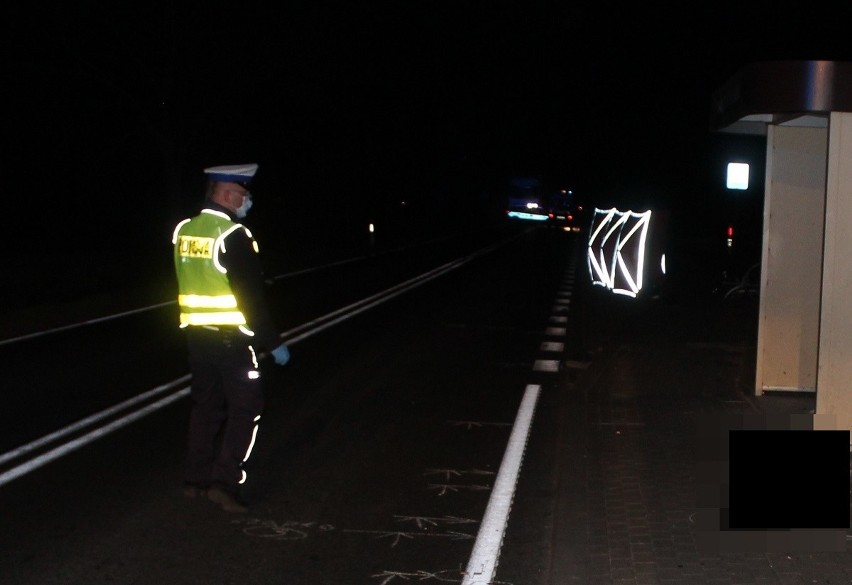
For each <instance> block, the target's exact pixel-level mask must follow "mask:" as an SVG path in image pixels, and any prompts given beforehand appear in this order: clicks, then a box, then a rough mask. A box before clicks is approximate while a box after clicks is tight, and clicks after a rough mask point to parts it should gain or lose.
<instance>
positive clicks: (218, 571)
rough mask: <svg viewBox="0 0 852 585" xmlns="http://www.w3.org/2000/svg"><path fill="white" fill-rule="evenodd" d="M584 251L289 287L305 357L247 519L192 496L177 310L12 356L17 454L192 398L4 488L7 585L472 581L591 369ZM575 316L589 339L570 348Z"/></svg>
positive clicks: (263, 442)
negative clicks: (528, 457) (528, 403)
mask: <svg viewBox="0 0 852 585" xmlns="http://www.w3.org/2000/svg"><path fill="white" fill-rule="evenodd" d="M582 238H583V236H582V235H579V234H568V233H562V232H557V231H554V230H548V229H536V230H532V231H529V232H526V231H523V230H520V229H517V228H512V229H508V230H500V231H497V232H493V233H489V234H478V235H474V234H470V235H469V237H467V238H465V239H463V240H452V241H446V242H436V243H434V244H432V245H430V246H427V247H420V248H416V249H411V250H407V251H405V252H403V251H400V252H398V253H397V254H389V255H384V256H381V257H373V258H369V257H368V258H363V259H359V260H358V261H353V262H347V263H343V264H340V265H337V266H335V267H327V268H325V269H317V270H315V271H307V272H305V273H303V274H300V275H293V276H290V277H286V278H281V279H280V280H277V281H276V282H275V284H274V286H273V287H272V288H273V291H272V292H273V295H274V299H275V306H276V314H277V318H278V319H279V321H280V322H281V324H282V328H283V329H284V330H286V331H288V332H289V333H288V335H289V339H291V340H292V345H291V353H292V360H291V362H290V364H288V365H287V366H286V367H285V368H277V367H275V366H274V365H271V364H267V365H265V366H264V369H263V376H264V379H265V380H266V384H267V408H266V412H265V414H264V417H263V420H262V423H261V428H260V432H259V435H258V440H257V444H256V447H255V450H254V453H253V456H252V459H251V460H250V461H249V463H248V465H247V472H248V475H249V481H248V483H247V485H246V492H245V496H246V498H247V500H248V502H249V506H250V510H249V513H248V514H245V515H232V514H227V513H225V512H222V511H221V510H220V509H218V508H217V507H216V506H214V505H213V504H211V503H210V502H208V501H206V500H203V499H187V498H185V497H184V496H183V495H182V493H181V490H180V482H181V467H182V456H183V448H184V438H185V430H186V420H187V416H188V409H189V402H188V399H187V398H186V397H185V396H181V395H179V394H178V391H179V390H180V389H181V388H184V387H185V386H186V384H185V383H178V382H177V381H179V380H181V378H182V377H184V376H186V374H187V371H186V367H185V357H186V356H185V350H184V348H183V346H182V340H181V338H180V334H179V332H177V331H176V328H175V327H173V326H172V323H173V319H174V315H173V314H171V313H170V311H172V310H173V309H169V308H168V307H167V308H164V309H161V310H157V311H152V312H150V313H148V314H144V315H138V316H134V317H132V318H128V319H127V320H125V321H123V322H120V323H119V322H110V323H105V324H103V325H98V326H97V327H96V328H91V329H88V330H80V331H73V332H68V333H63V334H61V335H57V336H47V337H45V338H39V339H37V340H32V341H28V342H25V343H23V342H22V343H21V344H20V345H14V344H13V345H11V346H9V347H6V346H4V347H3V348H2V353H0V360H2V365H3V368H4V369H3V371H4V372H5V374H4V377H5V380H4V385H5V386H6V388H7V389H11V391H7V392H6V393H4V403H5V404H4V408H3V409H2V410H0V445H2V449H0V452H9V450H12V449H14V448H15V447H16V446H20V445H25V444H27V442H32V441H34V440H37V439H38V438H39V437H43V436H44V435H45V434H48V433H51V432H56V431H57V429H61V428H64V426H65V425H68V424H71V423H73V422H74V421H77V420H79V419H80V418H81V417H85V416H91V415H92V414H94V413H97V412H102V411H103V410H104V409H105V408H108V407H109V405H110V404H116V403H118V402H121V401H124V400H129V399H132V398H133V397H134V396H138V395H139V394H140V393H144V392H146V391H149V390H150V389H151V388H153V387H157V386H158V385H159V386H169V387H170V389H169V390H168V392H166V393H165V394H163V395H169V396H172V397H173V399H172V401H171V402H169V403H168V404H167V405H165V406H163V407H160V408H157V407H153V406H151V407H149V412H147V414H146V415H145V416H141V417H140V418H138V419H137V420H135V421H134V422H132V424H126V425H122V426H120V427H118V428H117V429H116V430H114V431H113V432H109V433H104V434H103V436H100V437H98V438H97V439H96V440H93V441H85V442H82V441H81V443H80V444H79V445H78V446H77V447H76V448H73V449H69V450H68V452H67V453H65V454H63V455H62V456H61V457H55V458H53V459H51V460H50V461H49V462H47V463H45V464H43V465H35V464H32V465H31V468H29V469H28V470H27V472H26V473H22V474H21V475H20V476H19V477H15V478H14V479H10V480H8V481H5V482H4V483H2V484H0V517H2V518H3V527H4V530H2V531H0V583H3V584H8V585H30V584H33V585H35V584H38V585H50V584H62V585H70V584H81V585H82V584H85V585H97V584H107V583H110V584H112V583H122V584H149V583H158V584H161V583H168V584H182V583H187V584H189V583H191V584H197V583H219V584H225V583H288V584H302V583H305V584H307V583H311V584H313V583H324V584H332V583H346V584H353V583H373V584H382V585H385V584H396V583H403V582H410V581H418V582H420V581H423V582H427V583H428V582H433V583H459V582H462V579H463V578H464V576H465V575H464V573H465V569H466V567H467V565H468V562H469V561H470V559H471V554H472V551H473V547H474V543H475V542H476V539H477V536H478V532H479V529H480V527H481V525H482V522H483V518H484V517H485V515H486V509H487V507H488V505H489V499H490V497H491V494H492V492H493V489H494V486H495V481H496V479H497V474H498V471H499V470H500V467H501V463H502V461H503V459H504V454H505V453H506V451H507V443H508V441H509V437H510V433H512V430H513V424H514V422H515V420H516V417H517V415H518V408H519V405H520V403H521V402H522V400H523V398H524V396H525V391H526V390H527V389H528V388H529V387H530V386H531V385H532V386H536V385H538V386H541V387H544V388H547V387H550V386H553V385H558V384H562V383H564V382H565V379H566V377H570V376H573V375H575V374H574V372H573V371H572V370H571V369H565V368H563V367H562V365H560V363H565V361H566V360H567V362H570V363H580V362H581V361H582V360H583V359H585V353H584V341H583V338H582V336H583V328H584V327H586V326H588V324H583V323H582V302H583V301H582V294H583V293H582V288H583V287H582V286H580V285H579V282H580V278H579V271H580V267H579V265H578V259H579V258H581V257H582V256H581V253H582V243H583V239H582ZM424 275H425V276H424ZM575 275H576V280H575ZM575 283H576V284H575ZM575 286H576V289H575V290H573V294H574V296H573V297H571V296H570V295H571V290H572V288H574V287H575ZM566 287H567V288H568V291H569V292H568V293H567V294H568V297H567V298H569V299H572V300H571V304H570V305H569V304H568V303H564V304H562V305H558V303H559V301H560V298H561V300H562V301H564V300H565V299H566V296H564V295H566V292H565V291H566ZM560 295H563V296H561V297H560ZM557 305H558V306H560V307H561V308H562V309H563V315H564V317H565V319H564V320H562V319H561V320H560V321H559V322H558V323H557V326H556V330H559V329H565V330H567V331H568V332H570V333H569V334H568V335H567V336H565V334H564V331H563V332H562V333H558V332H557V333H555V336H553V337H549V334H548V332H551V333H553V332H554V331H556V330H554V329H551V328H552V327H553V326H554V323H553V321H552V319H553V314H554V310H555V307H556V306H557ZM569 307H570V309H569ZM554 340H557V341H559V342H560V343H563V344H564V346H561V347H560V349H559V350H558V351H557V352H555V353H553V351H552V349H551V350H549V352H550V356H549V359H544V360H542V357H543V356H542V350H543V347H544V346H543V345H542V344H543V343H549V342H552V341H554ZM545 353H547V352H545ZM545 357H547V356H545ZM539 366H541V367H539ZM554 368H555V369H554ZM149 402H150V401H149ZM125 414H126V413H125V412H124V411H122V412H121V413H116V414H115V415H113V417H112V418H111V419H107V422H109V420H113V421H117V420H120V419H121V417H122V416H124V415H125ZM544 420H547V419H544ZM99 424H107V423H99ZM533 424H535V420H534V421H533ZM87 432H90V430H89V429H82V430H79V431H77V432H76V433H75V434H73V435H69V436H68V437H66V438H64V439H62V441H59V442H57V443H52V444H50V445H45V446H42V447H40V448H39V449H38V450H34V451H33V452H32V453H28V454H27V456H26V458H32V457H37V456H38V454H40V453H41V454H45V453H50V452H52V451H51V450H52V449H56V448H57V446H58V445H61V444H63V443H67V442H68V441H71V440H73V439H74V438H75V437H76V438H80V437H85V436H86V433H87ZM20 459H23V457H22V458H19V459H14V460H10V461H6V462H5V463H4V466H3V467H0V474H3V473H4V472H5V473H7V474H8V473H9V470H10V469H14V466H16V465H20V464H21V461H20ZM520 473H521V474H523V473H524V469H523V467H522V466H521V467H520ZM0 477H2V475H0ZM527 481H530V479H529V478H527ZM532 481H535V480H534V478H532ZM509 521H511V519H510V520H509ZM515 558H517V557H516V556H515ZM515 562H523V561H522V560H521V561H515ZM521 569H522V568H521ZM521 569H519V568H517V567H516V568H515V572H516V573H517V572H521V573H522V572H523V571H522V570H521Z"/></svg>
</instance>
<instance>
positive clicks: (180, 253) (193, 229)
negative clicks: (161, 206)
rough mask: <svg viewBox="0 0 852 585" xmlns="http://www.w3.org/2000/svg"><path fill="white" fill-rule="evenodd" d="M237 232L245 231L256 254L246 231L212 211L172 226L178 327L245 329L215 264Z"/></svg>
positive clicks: (224, 276)
mask: <svg viewBox="0 0 852 585" xmlns="http://www.w3.org/2000/svg"><path fill="white" fill-rule="evenodd" d="M240 229H241V230H245V233H246V235H247V236H248V237H249V238H250V239H251V241H252V244H253V245H254V250H255V252H257V243H256V242H255V241H254V238H253V237H252V235H251V232H250V231H249V230H248V228H246V227H245V226H244V225H242V224H239V223H235V222H234V221H232V220H231V218H230V217H228V215H227V214H226V213H223V212H221V211H217V210H215V209H203V210H201V213H200V214H199V215H197V216H195V217H193V218H190V219H185V220H183V221H182V222H180V223H179V224H178V225H177V227H175V231H174V234H173V235H172V244H174V260H175V273H176V275H177V281H178V306H179V308H180V326H181V327H186V326H188V325H213V326H216V325H236V326H240V325H242V326H245V324H246V318H245V315H243V313H242V312H241V311H240V310H239V308H238V307H237V299H236V297H235V296H234V292H233V290H231V284H230V282H229V281H228V271H227V270H226V269H225V267H224V266H222V264H221V263H220V262H219V254H220V253H221V252H223V251H224V250H225V238H226V237H228V235H230V234H231V233H233V232H234V231H235V230H240ZM243 329H245V327H243ZM246 332H247V333H250V332H248V331H246Z"/></svg>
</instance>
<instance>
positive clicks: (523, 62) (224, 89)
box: [2, 0, 852, 262]
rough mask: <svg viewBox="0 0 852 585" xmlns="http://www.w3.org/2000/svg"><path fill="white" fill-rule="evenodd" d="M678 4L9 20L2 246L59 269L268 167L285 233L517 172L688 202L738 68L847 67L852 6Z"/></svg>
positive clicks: (265, 183) (102, 14)
mask: <svg viewBox="0 0 852 585" xmlns="http://www.w3.org/2000/svg"><path fill="white" fill-rule="evenodd" d="M667 4H668V5H669V6H670V8H659V7H654V8H649V7H648V6H646V3H627V4H626V5H623V3H621V2H618V3H616V2H595V3H587V4H581V3H576V2H559V3H557V2H541V3H538V2H528V1H527V2H501V1H499V0H495V1H492V2H460V1H458V0H455V1H453V2H444V1H428V2H425V1H421V2H418V1H405V2H334V3H328V2H323V1H317V0H310V1H300V2H294V1H291V2H286V3H284V2H276V1H269V2H211V1H204V2H202V1H198V2H169V1H161V0H148V1H146V2H132V3H125V2H122V3H113V4H108V3H106V4H105V3H102V2H92V1H86V0H83V1H79V2H49V3H38V4H30V5H28V7H23V6H19V7H17V8H7V9H6V12H7V14H6V15H5V17H4V24H3V28H4V35H3V39H4V40H3V45H2V47H3V48H2V51H3V63H4V67H3V74H4V79H3V88H4V89H3V92H4V94H5V97H6V100H5V101H6V103H7V107H6V108H5V113H6V115H5V116H4V122H5V129H4V130H5V131H4V132H3V137H4V139H5V141H6V145H5V148H4V152H5V153H6V154H5V155H4V159H5V161H4V167H5V171H6V172H5V174H6V177H7V180H6V181H5V184H6V186H7V191H6V193H5V195H6V197H7V200H9V201H16V202H17V203H19V211H20V216H19V217H20V221H19V222H15V225H14V226H12V227H11V228H10V229H9V230H8V231H7V232H6V236H7V237H11V238H17V239H20V238H23V237H26V236H25V234H26V233H27V231H28V230H29V229H30V227H31V226H32V224H33V223H34V222H35V223H37V224H38V225H40V226H41V227H42V228H43V229H44V230H46V231H47V232H48V233H50V234H51V235H50V236H49V237H47V238H38V239H37V241H32V242H30V243H29V244H28V245H27V247H26V248H27V250H28V253H29V254H30V258H34V259H35V261H36V262H39V261H41V260H42V259H43V258H44V255H45V254H46V253H47V254H50V256H51V259H50V261H51V262H57V259H56V257H55V249H56V248H55V242H56V241H68V242H74V243H78V244H79V246H81V247H82V248H84V249H86V248H92V249H98V248H99V247H101V246H102V244H101V242H102V236H103V234H104V233H108V234H111V235H112V237H116V236H117V235H120V237H122V238H124V239H125V241H133V240H134V239H136V238H140V239H141V241H145V240H146V239H148V240H150V239H151V234H152V233H159V232H162V231H167V230H168V229H170V228H171V226H172V225H173V223H174V222H175V221H176V220H177V219H180V218H181V217H183V215H184V214H186V213H188V212H190V211H192V210H193V208H194V206H195V205H196V204H197V202H198V201H199V197H200V189H201V184H202V183H201V181H202V176H201V174H200V170H201V169H202V168H203V167H204V166H208V165H212V164H228V163H236V162H246V161H257V162H259V163H260V164H261V172H260V174H259V175H258V188H257V190H256V191H257V192H258V193H259V195H258V201H257V206H256V209H257V210H259V211H263V212H264V214H265V218H264V221H265V222H266V224H264V225H266V226H269V225H276V226H279V227H280V228H281V229H282V230H286V229H289V228H290V227H292V226H294V225H295V221H296V219H295V218H296V217H297V216H303V217H304V216H305V215H306V214H311V213H314V212H319V213H323V211H322V210H324V209H325V210H327V209H334V210H335V212H336V215H339V216H340V217H346V216H350V217H353V218H357V220H358V221H360V220H361V219H362V218H363V217H366V216H367V215H368V214H369V212H368V211H365V210H367V209H371V208H375V207H380V206H381V205H383V204H384V203H385V202H387V201H395V200H398V199H400V198H407V199H411V200H412V201H418V200H422V201H432V200H437V199H442V198H451V197H470V198H472V200H473V201H476V200H477V198H478V197H479V198H481V197H482V194H483V193H491V192H494V191H496V190H499V189H500V188H501V186H502V185H505V182H506V180H507V178H508V177H509V176H510V175H511V174H515V173H540V174H542V175H544V176H545V177H546V178H547V179H548V180H553V181H559V182H564V183H566V184H569V185H571V186H573V187H574V188H576V189H578V190H579V191H585V192H588V193H596V194H597V195H598V196H606V194H607V193H618V192H621V193H623V192H626V191H629V190H630V189H634V188H635V189H637V190H646V191H649V192H665V191H666V190H677V189H682V188H683V186H684V185H686V184H689V182H690V181H691V180H694V176H695V173H696V172H697V171H696V169H697V168H700V165H701V163H702V156H703V154H704V149H705V148H706V143H707V141H708V139H709V132H708V127H707V119H708V112H709V107H710V95H711V93H712V92H713V91H714V90H715V89H716V88H717V87H718V86H719V85H720V84H721V83H722V82H724V81H725V80H726V79H727V78H728V77H729V76H730V75H731V74H733V73H734V72H735V71H736V69H737V68H739V67H740V66H741V65H743V64H745V63H747V62H749V61H754V60H773V59H833V60H848V59H852V49H850V48H849V45H850V43H849V41H848V34H847V32H848V31H847V30H846V27H847V26H848V23H849V22H852V20H850V16H852V7H850V5H852V3H849V2H835V3H829V4H826V5H825V6H827V7H832V8H831V10H830V11H826V9H825V8H824V7H818V6H817V5H816V4H814V3H808V4H807V8H808V10H807V11H802V10H799V11H794V12H791V11H790V10H789V9H787V8H784V7H785V6H787V5H788V3H781V2H767V1H750V2H735V1H731V0H727V1H717V2H688V3H684V2H678V3H675V2H671V3H667ZM837 6H842V7H843V8H837ZM666 169H668V170H666ZM664 170H665V173H663V171H664ZM261 195H262V196H263V197H264V199H265V202H264V201H262V200H261V199H260V197H261ZM160 203H161V204H160ZM94 226H97V227H94ZM267 230H268V231H272V230H271V228H268V227H267ZM166 237H167V236H166ZM131 245H132V244H131ZM3 248H5V249H7V250H8V249H9V248H8V246H4V247H3ZM9 257H10V258H15V259H20V258H21V255H20V253H19V251H17V250H16V251H15V252H14V254H9ZM10 261H16V260H11V259H7V258H6V257H5V256H4V262H10Z"/></svg>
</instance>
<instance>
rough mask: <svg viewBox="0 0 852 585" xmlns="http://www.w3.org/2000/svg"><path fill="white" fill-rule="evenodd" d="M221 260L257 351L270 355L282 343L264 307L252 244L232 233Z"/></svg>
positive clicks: (242, 234)
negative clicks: (251, 333)
mask: <svg viewBox="0 0 852 585" xmlns="http://www.w3.org/2000/svg"><path fill="white" fill-rule="evenodd" d="M225 250H226V252H224V253H223V254H222V256H221V262H222V265H223V266H224V267H225V269H226V270H227V271H228V281H229V282H230V284H231V289H232V290H233V291H234V295H235V296H236V297H237V305H238V306H239V308H240V311H242V313H243V315H245V317H246V321H247V324H248V327H249V329H251V330H252V331H254V334H255V339H254V344H255V346H256V349H258V350H263V351H271V350H272V349H274V348H275V347H277V346H278V345H279V344H280V343H281V339H280V337H279V335H278V332H277V328H276V327H275V323H274V321H273V319H272V314H271V312H270V311H269V306H268V305H267V301H266V297H265V291H264V281H263V270H262V267H261V264H260V258H259V257H258V254H257V252H255V250H254V247H253V244H252V240H251V239H250V238H249V237H248V236H247V235H246V233H245V232H244V231H243V230H235V231H234V232H233V233H232V234H230V235H229V236H228V238H227V240H226V241H225Z"/></svg>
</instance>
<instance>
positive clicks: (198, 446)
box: [184, 326, 263, 494]
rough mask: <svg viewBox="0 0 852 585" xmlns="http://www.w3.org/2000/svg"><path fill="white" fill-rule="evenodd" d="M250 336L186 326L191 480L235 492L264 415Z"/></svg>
mask: <svg viewBox="0 0 852 585" xmlns="http://www.w3.org/2000/svg"><path fill="white" fill-rule="evenodd" d="M250 341H251V338H250V337H248V336H246V335H244V334H243V333H241V332H239V331H238V330H234V329H228V328H223V329H222V330H219V331H214V330H211V329H206V328H204V327H198V326H190V327H188V328H187V342H188V347H189V365H190V368H191V371H192V386H191V389H190V396H191V397H192V400H193V406H192V412H191V414H190V417H189V436H188V448H187V462H186V472H185V477H184V480H185V481H186V482H187V483H190V484H194V485H199V486H209V485H219V486H221V487H223V488H225V489H226V490H228V491H230V492H231V493H234V494H237V493H238V491H239V484H240V483H241V482H242V481H243V477H244V476H243V469H242V467H243V463H244V462H245V461H246V460H247V459H248V456H249V454H250V453H249V449H250V447H251V445H252V443H253V440H254V435H255V432H256V429H255V427H256V426H257V424H258V421H259V419H260V415H261V413H262V411H263V391H262V386H261V381H260V377H259V376H253V377H249V373H250V372H256V373H257V368H256V366H255V362H254V359H253V358H254V356H253V354H252V351H251V349H250V348H249V344H250Z"/></svg>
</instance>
